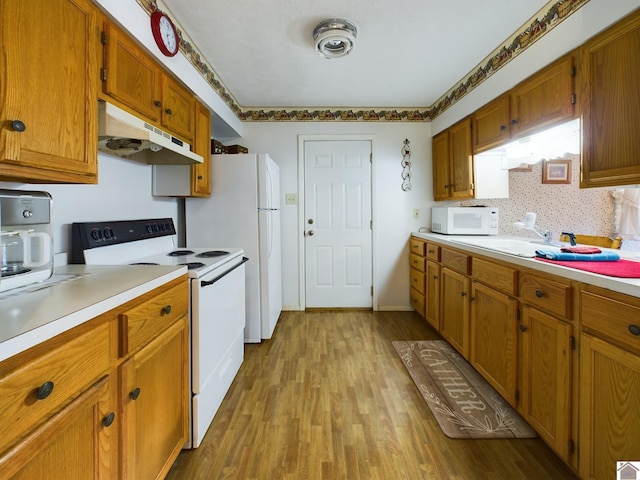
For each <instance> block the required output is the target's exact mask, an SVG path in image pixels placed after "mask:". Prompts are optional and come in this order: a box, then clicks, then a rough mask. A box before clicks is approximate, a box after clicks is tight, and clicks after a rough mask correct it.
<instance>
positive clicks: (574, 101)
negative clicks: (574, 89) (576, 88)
mask: <svg viewBox="0 0 640 480" xmlns="http://www.w3.org/2000/svg"><path fill="white" fill-rule="evenodd" d="M575 104H576V94H575V93H572V94H571V105H575Z"/></svg>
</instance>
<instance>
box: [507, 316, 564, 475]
mask: <svg viewBox="0 0 640 480" xmlns="http://www.w3.org/2000/svg"><path fill="white" fill-rule="evenodd" d="M572 331H573V327H572V325H571V324H570V323H567V322H564V321H560V320H558V319H557V318H555V317H553V316H551V315H548V314H546V313H544V312H541V311H540V310H538V309H536V308H533V307H531V306H529V305H524V306H523V309H522V318H521V322H520V325H519V333H520V347H519V348H520V350H521V366H520V389H519V392H520V399H519V402H518V410H519V412H520V413H521V415H522V416H523V417H524V419H525V420H527V422H529V424H530V425H531V426H532V427H533V428H534V429H535V430H536V431H537V432H538V434H539V435H540V436H541V437H542V438H543V439H544V440H545V441H546V442H547V444H549V445H550V446H551V447H552V448H553V449H554V450H555V451H556V452H557V453H558V454H559V455H560V456H561V457H562V458H563V459H564V460H565V461H566V462H568V463H569V462H570V459H571V454H572V453H573V451H572V450H573V447H572V443H573V442H572V440H571V439H572V435H571V420H572V415H571V411H572V407H571V405H572V403H571V402H572V376H571V372H572V365H573V348H574V347H573V346H574V338H573V336H572Z"/></svg>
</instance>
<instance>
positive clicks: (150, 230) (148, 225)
mask: <svg viewBox="0 0 640 480" xmlns="http://www.w3.org/2000/svg"><path fill="white" fill-rule="evenodd" d="M145 230H146V231H147V233H151V232H152V231H153V230H152V228H151V225H150V224H147V226H146V227H145Z"/></svg>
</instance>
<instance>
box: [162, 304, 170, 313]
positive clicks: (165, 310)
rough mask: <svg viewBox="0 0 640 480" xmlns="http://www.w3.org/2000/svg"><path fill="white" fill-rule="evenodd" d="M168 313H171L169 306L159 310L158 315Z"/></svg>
mask: <svg viewBox="0 0 640 480" xmlns="http://www.w3.org/2000/svg"><path fill="white" fill-rule="evenodd" d="M170 313H171V305H167V306H166V307H162V310H160V315H169V314H170Z"/></svg>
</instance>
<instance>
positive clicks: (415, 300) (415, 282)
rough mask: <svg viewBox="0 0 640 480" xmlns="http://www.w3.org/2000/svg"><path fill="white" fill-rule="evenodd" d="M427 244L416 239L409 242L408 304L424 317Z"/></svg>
mask: <svg viewBox="0 0 640 480" xmlns="http://www.w3.org/2000/svg"><path fill="white" fill-rule="evenodd" d="M426 249H427V242H425V241H424V240H420V239H418V238H411V239H410V240H409V252H410V253H409V266H410V269H409V284H410V285H411V288H410V289H409V302H410V304H411V306H412V307H413V309H414V310H415V311H416V312H418V313H419V314H420V316H421V317H424V315H425V312H424V308H425V281H424V272H425V268H426V261H427V260H426Z"/></svg>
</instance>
